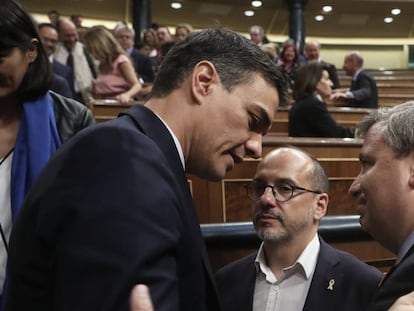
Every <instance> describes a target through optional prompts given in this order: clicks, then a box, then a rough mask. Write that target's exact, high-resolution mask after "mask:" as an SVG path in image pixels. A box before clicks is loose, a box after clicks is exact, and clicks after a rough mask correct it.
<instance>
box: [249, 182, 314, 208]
mask: <svg viewBox="0 0 414 311" xmlns="http://www.w3.org/2000/svg"><path fill="white" fill-rule="evenodd" d="M255 184H256V185H258V184H259V183H258V182H257V181H255V180H252V181H251V182H248V183H247V184H245V185H244V187H245V188H246V192H247V196H248V198H249V199H250V200H252V201H259V200H260V198H261V197H262V196H263V194H264V193H265V191H266V188H270V189H272V194H273V197H274V198H275V200H276V201H277V202H280V203H284V202H287V201H289V200H291V199H292V198H294V197H296V196H298V195H301V194H303V193H306V192H311V193H316V194H321V193H322V191H319V190H311V189H306V188H303V187H299V186H296V185H292V184H289V183H286V184H288V185H289V186H290V187H292V190H291V194H290V196H289V198H288V199H286V200H278V199H277V198H276V194H277V193H278V192H277V191H276V189H275V187H277V186H278V185H274V186H271V185H264V186H261V187H260V188H263V193H262V194H261V195H260V196H258V197H257V198H255V197H253V196H251V192H252V191H249V189H253V188H254V187H253V185H255ZM256 188H258V187H256ZM296 190H301V191H303V192H300V193H297V194H296V195H294V193H295V191H296Z"/></svg>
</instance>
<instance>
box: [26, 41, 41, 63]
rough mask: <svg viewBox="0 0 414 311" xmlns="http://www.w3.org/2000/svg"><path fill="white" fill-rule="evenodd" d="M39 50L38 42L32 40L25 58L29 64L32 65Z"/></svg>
mask: <svg viewBox="0 0 414 311" xmlns="http://www.w3.org/2000/svg"><path fill="white" fill-rule="evenodd" d="M38 48H39V40H37V39H35V38H33V39H32V41H31V42H30V46H29V49H28V50H27V57H28V59H29V62H30V63H33V62H34V61H35V60H36V58H37V49H38Z"/></svg>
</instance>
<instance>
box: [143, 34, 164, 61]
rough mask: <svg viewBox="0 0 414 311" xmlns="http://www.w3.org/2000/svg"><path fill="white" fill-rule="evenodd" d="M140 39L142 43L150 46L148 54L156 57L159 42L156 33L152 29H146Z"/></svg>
mask: <svg viewBox="0 0 414 311" xmlns="http://www.w3.org/2000/svg"><path fill="white" fill-rule="evenodd" d="M142 41H143V43H144V45H147V46H149V47H150V52H149V53H148V56H149V57H150V58H151V59H156V57H157V54H158V49H159V48H160V43H159V41H158V36H157V33H156V31H155V30H154V29H146V30H144V33H143V35H142Z"/></svg>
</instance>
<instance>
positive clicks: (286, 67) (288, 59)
mask: <svg viewBox="0 0 414 311" xmlns="http://www.w3.org/2000/svg"><path fill="white" fill-rule="evenodd" d="M299 64H300V63H299V52H298V50H297V49H296V45H295V42H294V41H293V40H291V39H289V40H287V41H286V42H285V43H284V44H283V47H282V51H281V52H280V55H279V58H278V60H277V62H276V66H278V67H279V68H280V69H281V71H282V73H283V75H284V77H285V79H286V83H287V84H288V89H289V91H291V90H292V89H293V84H294V81H295V75H296V70H297V68H298V67H299Z"/></svg>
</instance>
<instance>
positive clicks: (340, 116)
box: [275, 106, 375, 123]
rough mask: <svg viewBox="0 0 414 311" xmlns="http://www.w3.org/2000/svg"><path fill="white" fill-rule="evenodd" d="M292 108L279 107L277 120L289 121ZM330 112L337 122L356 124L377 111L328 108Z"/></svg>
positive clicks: (276, 115)
mask: <svg viewBox="0 0 414 311" xmlns="http://www.w3.org/2000/svg"><path fill="white" fill-rule="evenodd" d="M290 108H291V106H286V107H279V108H278V109H277V111H276V114H275V119H276V120H280V119H284V120H288V118H289V110H290ZM328 111H329V113H330V114H331V116H332V117H333V118H334V119H335V120H336V121H337V122H342V121H354V122H355V123H356V122H359V121H360V120H361V119H362V118H363V117H364V116H366V115H367V114H369V113H371V112H373V111H375V109H369V108H353V107H332V106H328Z"/></svg>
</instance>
